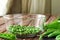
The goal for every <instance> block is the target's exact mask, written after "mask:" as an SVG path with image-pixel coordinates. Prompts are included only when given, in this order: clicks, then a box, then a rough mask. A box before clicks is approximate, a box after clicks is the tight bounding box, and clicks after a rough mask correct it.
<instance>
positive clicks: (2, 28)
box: [0, 14, 55, 40]
mask: <svg viewBox="0 0 60 40" xmlns="http://www.w3.org/2000/svg"><path fill="white" fill-rule="evenodd" d="M36 16H37V15H33V16H31V15H24V16H23V18H25V19H26V18H29V17H34V18H35V17H36ZM7 17H9V18H16V17H21V14H12V15H8V16H7ZM52 18H53V19H52ZM25 19H24V20H25ZM54 19H55V17H54V16H51V17H50V19H49V21H47V22H46V23H49V22H50V21H52V20H54ZM5 20H6V19H4V18H3V17H0V33H4V32H6V27H7V26H8V25H10V24H12V23H14V21H9V22H7V23H6V21H5ZM15 21H19V20H15ZM26 21H27V24H28V25H31V23H30V22H31V21H30V22H29V20H25V21H24V22H26ZM24 22H23V24H24ZM24 25H26V24H24ZM38 39H39V37H34V38H25V39H21V38H19V39H17V40H38ZM0 40H2V39H0Z"/></svg>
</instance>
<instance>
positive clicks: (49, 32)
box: [39, 18, 60, 40]
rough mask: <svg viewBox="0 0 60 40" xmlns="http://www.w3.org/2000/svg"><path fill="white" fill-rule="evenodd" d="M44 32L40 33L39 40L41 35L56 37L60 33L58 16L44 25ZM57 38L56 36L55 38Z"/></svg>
mask: <svg viewBox="0 0 60 40" xmlns="http://www.w3.org/2000/svg"><path fill="white" fill-rule="evenodd" d="M44 29H45V32H44V33H43V34H41V35H40V38H39V40H42V38H43V37H45V36H48V37H56V36H57V35H60V18H57V19H56V20H54V21H53V22H51V23H49V24H47V25H45V28H44ZM57 39H58V38H57Z"/></svg>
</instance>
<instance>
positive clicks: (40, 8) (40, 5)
mask: <svg viewBox="0 0 60 40" xmlns="http://www.w3.org/2000/svg"><path fill="white" fill-rule="evenodd" d="M27 10H28V13H44V10H45V0H22V12H23V13H24V12H25V13H26V11H27Z"/></svg>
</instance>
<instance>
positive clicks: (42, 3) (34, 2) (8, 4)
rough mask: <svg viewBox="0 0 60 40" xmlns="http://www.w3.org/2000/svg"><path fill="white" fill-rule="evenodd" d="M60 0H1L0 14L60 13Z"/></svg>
mask: <svg viewBox="0 0 60 40" xmlns="http://www.w3.org/2000/svg"><path fill="white" fill-rule="evenodd" d="M59 7H60V0H0V16H3V15H5V14H13V13H14V14H16V13H20V14H45V15H48V16H50V15H56V16H57V15H59V14H60V8H59Z"/></svg>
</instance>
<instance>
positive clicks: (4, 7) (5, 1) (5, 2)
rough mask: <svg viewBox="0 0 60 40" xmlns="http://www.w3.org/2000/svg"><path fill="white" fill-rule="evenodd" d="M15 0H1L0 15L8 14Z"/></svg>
mask: <svg viewBox="0 0 60 40" xmlns="http://www.w3.org/2000/svg"><path fill="white" fill-rule="evenodd" d="M12 1H13V0H0V16H4V15H6V13H7V12H8V10H9V8H10V6H11V5H10V4H11V3H12Z"/></svg>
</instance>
